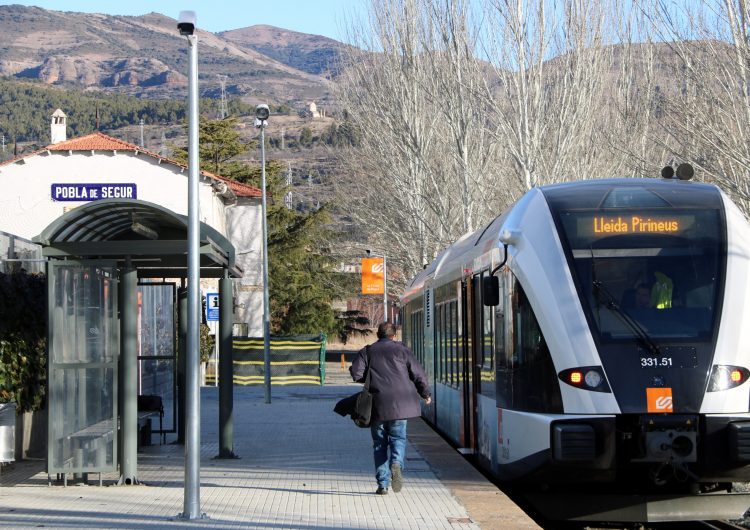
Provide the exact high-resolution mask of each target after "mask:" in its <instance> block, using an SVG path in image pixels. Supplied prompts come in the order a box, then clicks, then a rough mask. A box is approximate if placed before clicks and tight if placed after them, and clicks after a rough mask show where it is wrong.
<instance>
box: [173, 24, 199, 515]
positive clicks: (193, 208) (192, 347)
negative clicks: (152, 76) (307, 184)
mask: <svg viewBox="0 0 750 530" xmlns="http://www.w3.org/2000/svg"><path fill="white" fill-rule="evenodd" d="M177 20H178V22H177V29H178V30H179V31H180V35H183V36H184V37H187V40H188V45H189V46H190V61H189V67H188V264H187V265H188V266H187V268H188V295H187V306H188V307H187V313H188V315H187V316H188V318H187V352H186V354H185V419H186V421H185V491H184V511H183V513H182V514H181V516H182V517H183V518H185V519H198V518H200V517H201V510H200V508H201V504H200V450H201V446H200V441H201V432H200V427H201V421H200V415H201V411H200V394H199V391H200V388H199V385H198V375H199V374H198V362H199V359H200V357H199V356H198V346H199V344H200V342H199V340H200V339H199V337H200V335H199V334H200V307H201V299H200V263H199V261H198V259H199V254H198V250H199V241H200V220H199V215H200V211H199V203H198V170H199V159H198V148H199V146H198V36H197V35H195V22H196V16H195V11H180V16H179V17H178V19H177Z"/></svg>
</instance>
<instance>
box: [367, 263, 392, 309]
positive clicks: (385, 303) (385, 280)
mask: <svg viewBox="0 0 750 530" xmlns="http://www.w3.org/2000/svg"><path fill="white" fill-rule="evenodd" d="M365 252H366V253H367V255H368V256H370V257H372V258H383V322H388V263H387V262H388V259H387V258H386V255H385V252H383V254H376V253H375V251H374V250H372V249H371V248H368V249H365Z"/></svg>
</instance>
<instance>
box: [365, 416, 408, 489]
mask: <svg viewBox="0 0 750 530" xmlns="http://www.w3.org/2000/svg"><path fill="white" fill-rule="evenodd" d="M370 433H371V434H372V447H373V450H374V454H375V478H376V479H377V481H378V486H379V487H381V488H388V487H390V485H391V465H392V464H398V465H399V466H401V469H403V468H404V457H405V456H406V420H391V421H381V422H377V423H373V424H372V425H370ZM389 448H390V450H391V458H390V460H389V459H388V449H389Z"/></svg>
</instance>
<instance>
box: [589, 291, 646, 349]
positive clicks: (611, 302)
mask: <svg viewBox="0 0 750 530" xmlns="http://www.w3.org/2000/svg"><path fill="white" fill-rule="evenodd" d="M591 283H592V285H593V287H594V297H595V298H596V302H597V304H600V305H603V306H604V307H606V308H607V309H609V310H610V311H612V312H613V313H614V314H615V315H617V316H618V317H620V319H622V321H623V322H625V324H626V325H627V326H628V327H629V328H630V330H631V331H632V332H633V334H634V335H635V336H636V337H637V338H638V339H639V340H640V341H641V343H642V344H643V345H644V346H646V348H647V349H648V351H649V352H650V353H652V354H654V355H658V354H659V346H658V345H657V344H656V343H655V342H654V341H653V339H652V338H651V337H649V335H648V333H647V332H646V330H645V329H643V326H641V325H640V324H639V323H638V322H637V321H636V320H635V319H633V317H631V316H630V315H629V314H628V313H627V312H626V311H623V310H622V308H621V307H620V306H619V305H617V302H615V298H614V297H613V296H612V295H611V294H610V292H609V291H607V289H605V288H604V286H603V285H602V282H600V281H598V280H594V281H593V282H591ZM600 297H603V298H604V300H603V302H604V303H603V304H601V302H602V300H600Z"/></svg>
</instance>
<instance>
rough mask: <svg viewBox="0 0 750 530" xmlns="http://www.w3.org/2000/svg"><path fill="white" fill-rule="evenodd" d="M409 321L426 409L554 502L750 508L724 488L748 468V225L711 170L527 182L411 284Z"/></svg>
mask: <svg viewBox="0 0 750 530" xmlns="http://www.w3.org/2000/svg"><path fill="white" fill-rule="evenodd" d="M665 169H666V168H665ZM685 174H687V175H689V176H691V175H692V168H689V166H686V165H685V166H682V167H681V168H678V175H681V177H682V176H683V175H685ZM666 175H667V176H669V174H668V173H667V174H666ZM683 178H684V177H683ZM402 323H403V340H404V342H405V343H406V344H407V345H408V346H409V347H411V348H412V350H413V351H414V352H415V355H416V356H417V357H418V359H419V360H420V361H421V362H422V363H423V365H424V367H425V369H426V371H427V373H428V375H429V377H430V380H431V383H432V385H433V388H434V398H435V399H434V402H433V405H431V406H429V407H425V408H424V410H423V415H424V417H425V419H426V420H427V421H429V422H430V423H431V424H433V425H434V426H435V427H436V428H437V429H438V430H439V431H441V432H442V433H443V434H444V435H445V436H446V437H447V438H448V439H449V440H450V441H451V442H452V443H453V444H455V445H456V446H457V447H458V448H459V449H460V450H461V451H462V452H464V453H467V454H470V455H473V456H474V457H475V458H476V460H477V461H478V462H479V464H480V465H481V466H482V467H484V468H485V469H486V470H488V471H489V472H490V473H492V474H493V475H494V476H495V477H497V478H498V479H499V480H501V481H513V482H514V483H519V484H525V485H531V486H532V487H531V488H527V489H528V490H529V491H535V490H536V491H545V492H547V493H545V494H543V495H541V494H540V495H539V496H537V497H535V496H534V495H530V498H531V499H532V501H534V499H537V501H538V502H539V503H540V504H543V505H544V506H545V507H544V511H546V512H547V513H548V514H549V515H551V516H552V517H554V518H562V519H598V520H613V521H621V520H636V521H662V520H679V519H699V518H703V519H708V518H722V519H725V518H730V517H739V516H741V514H742V513H743V512H744V511H745V510H746V509H747V508H750V500H749V499H748V496H747V495H738V494H735V493H731V494H730V493H729V492H731V491H732V483H736V482H740V481H747V480H750V383H748V382H747V380H748V377H749V376H750V370H749V368H750V226H749V225H748V223H747V221H746V219H745V218H744V216H743V214H742V213H741V212H740V210H739V209H738V208H737V206H736V205H734V204H733V203H732V202H731V200H729V198H728V197H727V196H726V195H725V194H724V193H723V192H722V191H721V190H720V189H719V188H717V187H716V186H713V185H707V184H701V183H696V182H692V181H687V180H682V179H677V178H662V179H603V180H593V181H581V182H571V183H564V184H556V185H549V186H542V187H538V188H535V189H532V190H531V191H529V192H528V193H526V194H525V195H524V196H523V197H522V198H521V199H520V200H518V201H517V202H516V203H515V204H514V205H513V206H512V207H511V208H509V209H508V210H507V211H506V212H504V213H503V214H502V215H500V216H499V217H498V218H496V219H495V220H494V221H492V222H491V223H490V224H489V225H488V226H486V227H484V228H482V229H481V230H479V231H477V232H475V233H473V234H469V235H466V236H464V237H462V238H461V239H460V240H459V241H457V242H456V243H455V244H453V245H451V246H450V247H448V248H447V249H446V250H445V251H443V252H442V253H441V254H440V255H439V256H438V257H437V259H435V261H434V262H433V263H431V264H430V265H429V266H428V267H427V268H426V269H425V270H424V271H422V272H421V273H420V274H419V275H418V276H417V277H416V278H415V279H414V280H413V281H412V282H411V284H410V286H409V287H408V288H407V289H406V291H405V292H404V294H403V296H402ZM586 492H588V494H587V493H586ZM593 492H596V493H593ZM633 494H637V495H638V496H637V500H636V497H634V496H633ZM591 495H596V502H594V503H592V499H591ZM628 499H629V500H628ZM535 502H536V501H535ZM597 503H598V505H597Z"/></svg>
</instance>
